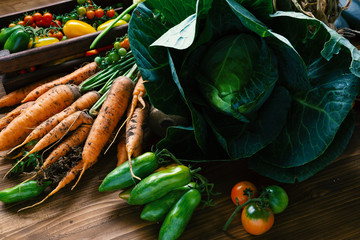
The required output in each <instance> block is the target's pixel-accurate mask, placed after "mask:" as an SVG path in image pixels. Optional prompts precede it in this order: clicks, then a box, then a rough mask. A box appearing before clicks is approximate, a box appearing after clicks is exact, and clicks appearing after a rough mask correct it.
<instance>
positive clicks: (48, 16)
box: [43, 12, 53, 24]
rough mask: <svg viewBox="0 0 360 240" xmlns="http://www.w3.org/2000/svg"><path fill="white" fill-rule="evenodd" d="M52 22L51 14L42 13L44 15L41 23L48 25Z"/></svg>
mask: <svg viewBox="0 0 360 240" xmlns="http://www.w3.org/2000/svg"><path fill="white" fill-rule="evenodd" d="M52 20H53V15H52V14H51V13H49V12H47V13H44V15H43V21H44V22H46V23H49V24H50V23H51V22H52Z"/></svg>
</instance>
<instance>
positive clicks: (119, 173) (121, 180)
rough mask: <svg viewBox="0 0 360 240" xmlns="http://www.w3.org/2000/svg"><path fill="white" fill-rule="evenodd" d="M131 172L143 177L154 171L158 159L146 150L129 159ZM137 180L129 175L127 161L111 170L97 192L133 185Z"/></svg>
mask: <svg viewBox="0 0 360 240" xmlns="http://www.w3.org/2000/svg"><path fill="white" fill-rule="evenodd" d="M131 163H132V164H131V165H132V169H133V172H134V174H135V175H136V176H138V177H140V178H144V177H146V176H148V175H149V174H150V173H152V172H153V171H155V170H156V169H157V168H158V166H159V163H158V159H157V157H156V155H155V154H154V153H152V152H146V153H144V154H142V155H140V156H138V157H136V158H133V159H132V160H131ZM136 182H138V180H136V179H134V178H133V177H132V176H131V172H130V167H129V162H125V163H123V164H122V165H120V166H118V167H117V168H115V169H114V170H113V171H111V172H110V173H109V174H108V175H107V176H106V177H105V179H104V180H103V181H102V183H101V185H100V186H99V192H105V191H115V190H119V189H124V188H127V187H130V186H133V185H135V183H136Z"/></svg>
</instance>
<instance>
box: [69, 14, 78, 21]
mask: <svg viewBox="0 0 360 240" xmlns="http://www.w3.org/2000/svg"><path fill="white" fill-rule="evenodd" d="M69 17H70V20H78V19H79V15H78V14H77V13H71V14H70V16H69Z"/></svg>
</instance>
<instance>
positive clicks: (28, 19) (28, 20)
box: [24, 15, 34, 26]
mask: <svg viewBox="0 0 360 240" xmlns="http://www.w3.org/2000/svg"><path fill="white" fill-rule="evenodd" d="M24 23H25V24H26V26H31V25H32V24H33V23H34V17H33V16H31V15H26V16H25V17H24Z"/></svg>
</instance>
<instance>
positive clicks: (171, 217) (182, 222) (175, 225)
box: [159, 189, 201, 240]
mask: <svg viewBox="0 0 360 240" xmlns="http://www.w3.org/2000/svg"><path fill="white" fill-rule="evenodd" d="M200 201H201V194H200V192H199V191H198V190H196V189H190V190H189V191H187V192H186V193H185V194H184V195H183V196H182V197H181V198H180V199H179V201H178V202H177V203H176V204H175V205H174V207H173V208H172V209H171V210H170V212H169V213H168V214H167V215H166V218H165V220H164V222H163V224H162V225H161V228H160V232H159V240H163V239H164V240H173V239H178V238H179V237H180V236H181V234H182V233H183V232H184V230H185V228H186V225H187V224H188V222H189V221H190V218H191V216H192V215H193V212H194V210H195V208H196V207H197V206H198V205H199V203H200Z"/></svg>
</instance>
